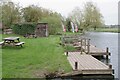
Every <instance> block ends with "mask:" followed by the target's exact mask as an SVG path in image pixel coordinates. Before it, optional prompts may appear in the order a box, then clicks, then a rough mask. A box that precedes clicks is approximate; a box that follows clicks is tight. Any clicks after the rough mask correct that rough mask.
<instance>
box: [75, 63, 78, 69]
mask: <svg viewBox="0 0 120 80" xmlns="http://www.w3.org/2000/svg"><path fill="white" fill-rule="evenodd" d="M75 70H78V62H75Z"/></svg>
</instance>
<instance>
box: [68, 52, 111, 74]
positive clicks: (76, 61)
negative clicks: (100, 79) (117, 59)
mask: <svg viewBox="0 0 120 80" xmlns="http://www.w3.org/2000/svg"><path fill="white" fill-rule="evenodd" d="M67 59H68V61H69V63H70V65H71V66H72V69H73V70H77V71H78V74H113V69H112V67H111V66H107V65H106V64H104V63H102V62H101V61H99V60H97V59H96V58H94V57H92V56H91V55H87V54H82V55H81V54H80V52H68V57H67Z"/></svg>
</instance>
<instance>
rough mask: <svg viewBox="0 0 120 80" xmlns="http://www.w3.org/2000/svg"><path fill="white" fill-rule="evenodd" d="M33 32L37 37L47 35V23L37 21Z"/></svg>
mask: <svg viewBox="0 0 120 80" xmlns="http://www.w3.org/2000/svg"><path fill="white" fill-rule="evenodd" d="M35 34H36V36H37V37H47V36H48V23H37V26H36V29H35Z"/></svg>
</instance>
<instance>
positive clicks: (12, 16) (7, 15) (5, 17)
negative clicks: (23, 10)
mask: <svg viewBox="0 0 120 80" xmlns="http://www.w3.org/2000/svg"><path fill="white" fill-rule="evenodd" d="M1 7H2V23H3V24H4V25H5V27H6V28H10V26H11V25H12V24H13V23H16V22H20V20H21V16H20V11H19V10H20V7H19V5H18V4H14V3H13V2H4V3H3V4H2V6H1Z"/></svg>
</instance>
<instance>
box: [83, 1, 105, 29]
mask: <svg viewBox="0 0 120 80" xmlns="http://www.w3.org/2000/svg"><path fill="white" fill-rule="evenodd" d="M83 22H84V27H85V28H86V29H89V28H94V30H96V28H97V27H100V26H102V25H103V16H102V14H101V13H100V10H99V9H98V8H97V6H95V5H94V3H93V2H87V3H86V4H85V6H84V21H83Z"/></svg>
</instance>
